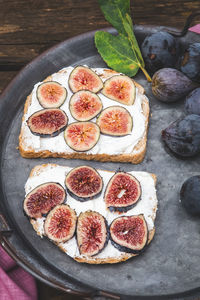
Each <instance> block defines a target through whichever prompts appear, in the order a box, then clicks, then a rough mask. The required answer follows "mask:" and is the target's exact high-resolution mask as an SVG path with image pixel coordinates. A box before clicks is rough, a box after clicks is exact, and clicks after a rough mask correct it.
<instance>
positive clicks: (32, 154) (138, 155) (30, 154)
mask: <svg viewBox="0 0 200 300" xmlns="http://www.w3.org/2000/svg"><path fill="white" fill-rule="evenodd" d="M59 72H62V70H61V71H59ZM110 74H113V75H115V74H118V73H116V72H115V71H113V70H109V69H104V70H103V74H102V75H100V77H102V78H108V77H109V76H110ZM50 80H51V76H49V77H47V78H46V79H45V80H44V81H50ZM133 82H134V84H135V85H136V87H137V88H138V91H139V93H140V95H141V96H142V95H144V88H143V87H142V86H141V85H140V84H138V83H137V82H135V81H134V80H133ZM31 101H32V95H31V94H30V95H29V96H28V97H27V99H26V102H25V106H24V115H25V114H26V113H27V111H28V107H29V106H30V104H31ZM142 110H143V115H144V116H145V120H146V121H145V132H144V135H143V137H142V138H141V139H140V140H139V142H138V143H137V144H136V145H135V146H134V147H133V150H132V153H131V154H117V155H110V154H106V153H105V154H87V153H82V152H76V151H74V152H73V153H66V152H65V153H57V152H51V151H49V150H41V151H38V152H36V151H35V150H34V149H33V148H29V149H27V148H26V147H25V144H24V137H25V133H24V129H23V126H22V128H21V132H20V135H19V151H20V154H21V156H22V157H25V158H38V157H43V158H46V157H61V158H66V159H85V160H97V161H102V162H104V161H112V162H130V163H133V164H139V163H140V162H141V161H142V160H143V159H144V156H145V153H146V144H147V132H148V123H149V101H148V100H147V98H146V96H144V97H143V99H142ZM24 115H23V117H22V122H23V121H24V120H25V116H24Z"/></svg>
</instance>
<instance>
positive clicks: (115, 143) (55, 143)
mask: <svg viewBox="0 0 200 300" xmlns="http://www.w3.org/2000/svg"><path fill="white" fill-rule="evenodd" d="M72 70H73V67H67V68H64V69H62V71H61V72H60V73H55V74H53V75H52V80H53V81H57V82H59V83H60V84H61V85H62V86H64V87H65V88H66V89H67V92H68V95H67V99H66V100H65V102H64V104H63V105H62V106H61V107H60V108H61V109H62V110H64V111H65V112H66V114H67V116H68V119H69V122H68V124H69V123H72V122H76V120H75V119H74V118H73V117H72V116H71V113H70V111H69V100H70V98H71V96H72V95H73V93H72V91H71V90H70V88H69V85H68V79H69V75H70V73H71V71H72ZM93 70H94V71H95V72H96V73H97V74H98V75H100V74H102V71H103V68H96V69H93ZM114 75H116V74H114ZM112 76H113V74H111V76H110V77H112ZM107 78H108V77H107ZM107 78H106V79H107ZM103 80H105V79H103ZM40 84H41V82H38V83H37V84H35V86H34V88H33V91H32V96H31V97H32V99H31V104H30V106H29V108H28V111H27V113H26V114H25V118H24V121H23V123H22V130H23V141H24V149H25V150H27V151H28V150H30V149H33V150H34V151H35V152H40V151H44V150H48V151H51V152H56V153H65V154H67V153H73V152H75V151H74V150H72V149H71V148H70V147H69V146H68V145H67V144H66V142H65V140H64V134H63V132H62V133H60V134H59V135H58V136H56V137H52V138H41V137H39V136H36V135H34V134H32V133H31V131H30V129H29V127H28V125H27V120H28V118H29V117H30V116H31V115H32V114H33V113H35V112H36V111H39V110H41V109H43V107H42V106H41V105H40V104H39V102H38V100H37V96H36V91H37V87H38V85H40ZM98 96H99V97H100V98H101V101H102V103H103V109H105V108H106V107H108V106H113V105H119V106H123V107H125V108H126V109H127V110H128V111H129V112H130V114H131V116H132V118H133V129H132V132H131V134H129V135H127V136H123V137H112V136H106V135H102V134H101V135H100V139H99V141H98V143H97V144H96V145H95V146H94V147H93V148H92V149H91V150H89V151H86V152H85V153H87V154H109V155H115V154H130V153H134V151H133V148H134V146H135V145H136V144H137V143H138V142H139V141H140V140H141V138H142V137H143V136H144V133H145V121H146V117H145V116H144V114H143V110H142V99H143V98H144V97H146V96H144V95H141V94H140V93H139V91H138V89H137V88H136V98H135V102H134V104H133V105H131V106H127V105H123V104H120V103H118V102H116V101H113V100H111V99H109V98H107V97H105V96H104V95H103V94H102V93H101V92H99V93H98ZM146 99H147V98H146ZM92 121H94V122H96V118H94V119H93V120H92Z"/></svg>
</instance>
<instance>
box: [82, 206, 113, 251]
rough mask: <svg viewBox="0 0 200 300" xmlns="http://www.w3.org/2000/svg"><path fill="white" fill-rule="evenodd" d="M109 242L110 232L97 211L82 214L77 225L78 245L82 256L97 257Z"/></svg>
mask: <svg viewBox="0 0 200 300" xmlns="http://www.w3.org/2000/svg"><path fill="white" fill-rule="evenodd" d="M107 242H108V231H107V223H106V220H105V218H104V217H103V216H102V215H101V214H99V213H98V212H96V211H86V212H84V213H81V214H80V215H79V217H78V223H77V243H78V248H79V252H80V254H81V255H85V256H94V255H97V254H98V253H99V252H101V251H102V250H103V249H104V247H105V246H106V244H107Z"/></svg>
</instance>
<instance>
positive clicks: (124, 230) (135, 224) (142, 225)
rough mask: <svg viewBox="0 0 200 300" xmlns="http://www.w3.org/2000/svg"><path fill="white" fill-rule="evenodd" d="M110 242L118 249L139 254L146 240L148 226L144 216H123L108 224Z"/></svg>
mask: <svg viewBox="0 0 200 300" xmlns="http://www.w3.org/2000/svg"><path fill="white" fill-rule="evenodd" d="M110 239H111V243H112V244H113V246H114V247H115V248H117V249H118V250H119V251H122V252H126V253H133V254H139V253H140V252H141V251H142V250H143V249H144V248H145V246H146V245H147V242H148V227H147V223H146V221H145V218H144V216H143V215H142V214H141V215H137V216H123V217H119V218H116V219H114V220H113V222H112V223H111V225H110Z"/></svg>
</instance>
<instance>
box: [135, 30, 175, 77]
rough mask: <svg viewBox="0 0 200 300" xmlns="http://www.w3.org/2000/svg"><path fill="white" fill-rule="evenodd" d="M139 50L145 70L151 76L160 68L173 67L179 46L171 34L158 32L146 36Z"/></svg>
mask: <svg viewBox="0 0 200 300" xmlns="http://www.w3.org/2000/svg"><path fill="white" fill-rule="evenodd" d="M141 50H142V54H143V58H144V61H145V65H146V68H147V70H148V71H149V73H151V74H152V75H153V74H154V73H155V72H156V71H157V70H159V69H161V68H167V67H175V64H176V61H177V59H178V57H179V52H180V46H179V42H178V40H177V39H176V38H174V37H173V36H172V35H171V34H169V33H167V32H164V31H163V32H162V31H160V32H156V33H153V34H152V35H150V36H147V37H146V38H145V39H144V41H143V43H142V47H141Z"/></svg>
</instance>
